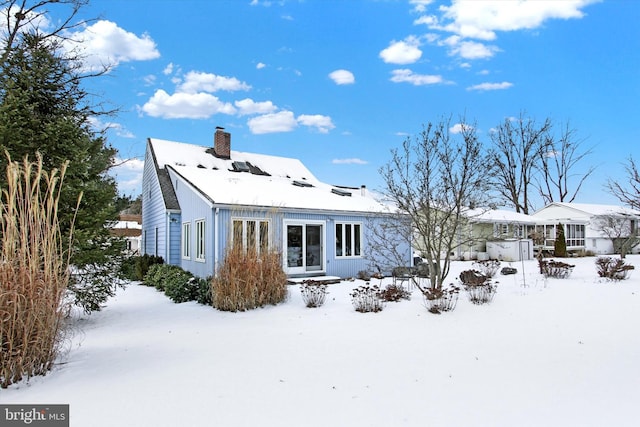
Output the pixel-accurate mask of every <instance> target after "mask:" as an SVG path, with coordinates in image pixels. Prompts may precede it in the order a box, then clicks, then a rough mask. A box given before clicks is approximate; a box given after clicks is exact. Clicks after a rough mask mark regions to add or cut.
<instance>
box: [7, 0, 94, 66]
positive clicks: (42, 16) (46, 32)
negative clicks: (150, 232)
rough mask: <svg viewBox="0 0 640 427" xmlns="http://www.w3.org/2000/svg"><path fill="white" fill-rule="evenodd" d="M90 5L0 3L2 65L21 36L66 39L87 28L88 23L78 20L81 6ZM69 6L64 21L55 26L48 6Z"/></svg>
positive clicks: (26, 0)
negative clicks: (72, 32) (0, 15)
mask: <svg viewBox="0 0 640 427" xmlns="http://www.w3.org/2000/svg"><path fill="white" fill-rule="evenodd" d="M87 4H89V0H2V1H0V14H2V15H3V16H2V18H1V19H0V22H2V23H3V27H2V28H1V29H0V37H1V38H2V49H3V50H2V54H1V55H0V61H1V63H4V62H5V61H6V60H7V57H8V55H9V54H10V53H11V52H12V51H13V49H14V47H15V45H16V44H17V43H19V42H20V37H21V35H22V34H25V33H32V34H34V33H37V34H38V35H39V37H41V38H42V39H46V38H58V39H64V38H65V34H66V33H67V32H68V31H70V30H72V29H74V28H79V27H81V26H83V25H85V24H86V23H87V22H89V21H88V20H81V19H80V20H77V21H76V20H75V19H76V18H77V16H78V12H79V11H80V9H82V7H84V6H86V5H87ZM50 6H55V7H63V8H64V7H68V9H69V11H68V12H66V15H65V18H64V19H63V20H62V21H59V22H56V23H55V25H52V22H51V20H50V19H49V11H48V10H47V8H48V7H50Z"/></svg>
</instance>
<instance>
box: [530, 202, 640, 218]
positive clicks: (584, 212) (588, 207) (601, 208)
mask: <svg viewBox="0 0 640 427" xmlns="http://www.w3.org/2000/svg"><path fill="white" fill-rule="evenodd" d="M554 208H555V209H558V208H560V209H566V210H568V211H569V212H568V213H571V212H573V213H575V214H576V215H578V216H582V217H592V216H609V215H613V216H627V217H628V216H631V217H637V218H640V211H637V210H635V209H630V208H627V207H624V206H616V205H599V204H588V203H563V202H553V203H550V204H548V205H547V206H545V207H544V208H542V209H539V210H537V211H536V212H535V213H534V214H533V215H535V216H540V217H544V216H545V214H544V211H553V210H554ZM569 216H571V215H569Z"/></svg>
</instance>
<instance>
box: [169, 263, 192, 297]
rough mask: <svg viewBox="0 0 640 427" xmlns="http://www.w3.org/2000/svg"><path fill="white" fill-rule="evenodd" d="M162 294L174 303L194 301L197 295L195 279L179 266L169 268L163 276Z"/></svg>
mask: <svg viewBox="0 0 640 427" xmlns="http://www.w3.org/2000/svg"><path fill="white" fill-rule="evenodd" d="M165 265H166V264H165ZM164 294H165V295H166V296H167V297H169V299H170V300H171V301H173V302H175V303H181V302H187V301H195V300H196V298H197V297H198V282H197V279H196V278H195V277H193V275H192V274H191V273H189V272H188V271H184V270H183V269H181V268H179V267H174V268H169V269H167V274H166V276H165V277H164Z"/></svg>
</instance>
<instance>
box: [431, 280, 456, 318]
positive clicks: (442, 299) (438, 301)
mask: <svg viewBox="0 0 640 427" xmlns="http://www.w3.org/2000/svg"><path fill="white" fill-rule="evenodd" d="M459 292H460V288H459V287H457V286H454V285H450V286H449V287H448V288H427V289H425V290H424V292H423V294H422V296H423V297H424V304H425V306H426V307H427V310H429V312H430V313H433V314H440V313H442V312H443V311H453V310H454V309H455V308H456V305H457V304H458V293H459Z"/></svg>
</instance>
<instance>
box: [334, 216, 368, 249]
mask: <svg viewBox="0 0 640 427" xmlns="http://www.w3.org/2000/svg"><path fill="white" fill-rule="evenodd" d="M361 242H362V225H361V224H357V223H336V257H348V256H360V250H361V247H360V246H361Z"/></svg>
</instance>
